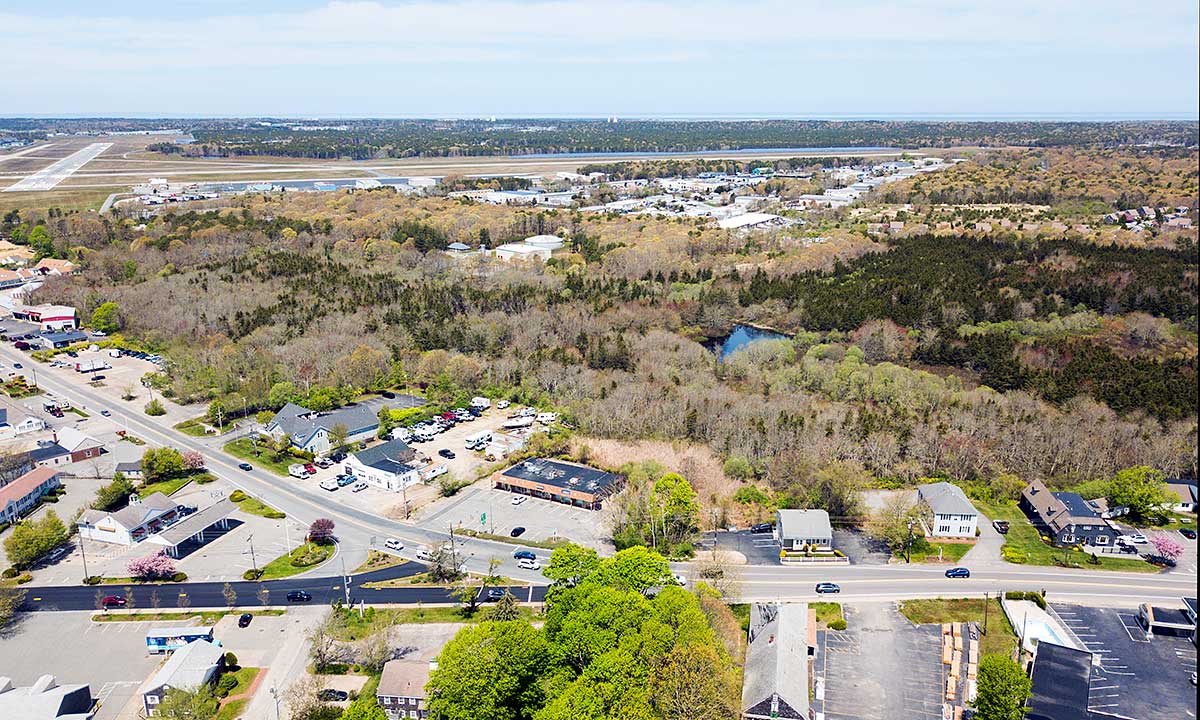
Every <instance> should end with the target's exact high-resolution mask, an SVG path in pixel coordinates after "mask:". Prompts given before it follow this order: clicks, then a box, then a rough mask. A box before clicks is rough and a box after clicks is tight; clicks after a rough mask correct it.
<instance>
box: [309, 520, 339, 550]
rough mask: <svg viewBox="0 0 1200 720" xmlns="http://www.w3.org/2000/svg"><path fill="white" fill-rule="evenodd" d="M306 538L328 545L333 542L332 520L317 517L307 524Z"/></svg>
mask: <svg viewBox="0 0 1200 720" xmlns="http://www.w3.org/2000/svg"><path fill="white" fill-rule="evenodd" d="M308 539H309V540H310V541H311V542H314V543H316V544H318V545H329V544H330V543H332V542H333V521H332V520H330V519H329V518H317V519H316V520H313V521H312V525H309V526H308Z"/></svg>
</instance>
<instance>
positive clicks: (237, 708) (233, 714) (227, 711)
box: [216, 668, 258, 720]
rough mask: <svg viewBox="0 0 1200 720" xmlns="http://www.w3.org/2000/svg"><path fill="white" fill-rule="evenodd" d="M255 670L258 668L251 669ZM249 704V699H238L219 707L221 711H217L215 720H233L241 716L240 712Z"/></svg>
mask: <svg viewBox="0 0 1200 720" xmlns="http://www.w3.org/2000/svg"><path fill="white" fill-rule="evenodd" d="M253 669H254V670H257V669H258V668H253ZM248 702H250V698H238V699H237V700H231V701H229V702H227V703H223V704H222V705H221V709H220V710H219V711H217V718H216V720H234V718H239V717H241V716H242V711H243V710H245V709H246V703H248Z"/></svg>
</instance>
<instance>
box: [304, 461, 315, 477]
mask: <svg viewBox="0 0 1200 720" xmlns="http://www.w3.org/2000/svg"><path fill="white" fill-rule="evenodd" d="M304 470H305V471H306V472H307V473H308V474H309V475H316V474H317V468H316V467H314V466H313V464H312V463H306V464H305V465H304Z"/></svg>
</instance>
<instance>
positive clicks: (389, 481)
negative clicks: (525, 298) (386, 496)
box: [346, 440, 421, 491]
mask: <svg viewBox="0 0 1200 720" xmlns="http://www.w3.org/2000/svg"><path fill="white" fill-rule="evenodd" d="M416 456H417V453H416V451H415V450H413V449H412V448H411V447H409V446H408V445H407V444H406V443H405V442H404V441H403V440H389V441H388V442H385V443H383V444H381V445H376V446H374V447H369V448H367V449H366V450H363V451H362V452H357V453H354V454H353V455H351V456H350V457H349V458H347V459H346V469H347V470H349V471H350V472H351V473H352V474H354V475H355V476H356V477H359V478H361V479H362V480H365V481H367V482H368V483H370V484H372V485H374V486H376V487H381V488H383V489H384V490H394V491H399V490H403V489H404V488H406V487H408V486H409V485H415V484H417V483H419V482H421V470H420V468H419V467H418V466H417V465H416V464H414V463H413V459H414V458H416Z"/></svg>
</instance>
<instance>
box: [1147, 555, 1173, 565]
mask: <svg viewBox="0 0 1200 720" xmlns="http://www.w3.org/2000/svg"><path fill="white" fill-rule="evenodd" d="M1146 562H1148V563H1150V564H1151V565H1157V566H1159V567H1169V568H1173V567H1175V561H1174V560H1172V559H1171V558H1169V557H1167V556H1166V555H1147V556H1146Z"/></svg>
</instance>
